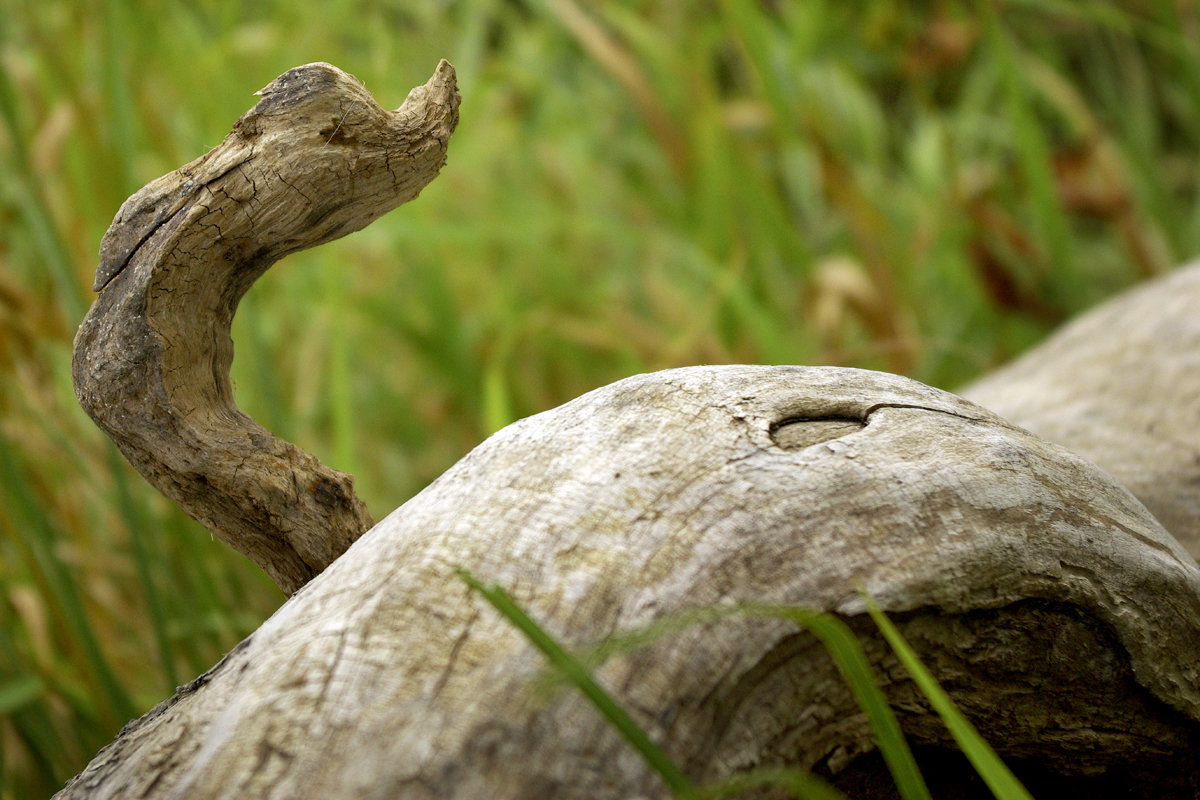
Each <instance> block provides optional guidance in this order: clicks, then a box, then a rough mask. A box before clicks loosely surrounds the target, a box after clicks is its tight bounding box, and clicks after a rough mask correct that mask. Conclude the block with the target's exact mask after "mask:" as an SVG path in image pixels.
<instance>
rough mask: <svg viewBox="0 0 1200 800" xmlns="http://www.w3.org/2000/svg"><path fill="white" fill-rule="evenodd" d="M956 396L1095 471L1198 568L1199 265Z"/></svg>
mask: <svg viewBox="0 0 1200 800" xmlns="http://www.w3.org/2000/svg"><path fill="white" fill-rule="evenodd" d="M962 394H963V395H964V396H966V397H968V398H970V399H971V400H974V401H975V402H977V403H980V404H982V405H985V406H987V407H988V408H990V409H992V410H994V411H996V412H997V413H999V414H1003V415H1004V416H1005V417H1006V418H1007V419H1010V420H1012V421H1013V422H1015V423H1017V424H1018V425H1021V426H1023V427H1025V428H1028V429H1029V430H1031V431H1033V432H1034V433H1036V434H1037V435H1038V436H1042V437H1044V438H1046V439H1049V440H1050V441H1052V442H1058V443H1059V444H1061V445H1063V446H1065V447H1068V448H1070V449H1071V450H1074V451H1075V452H1076V453H1079V454H1080V455H1082V456H1084V457H1086V458H1089V459H1091V460H1092V461H1095V462H1096V463H1097V464H1099V465H1100V466H1101V467H1103V468H1104V469H1106V470H1108V472H1109V473H1111V474H1112V475H1113V477H1115V478H1116V479H1117V480H1119V481H1121V483H1123V484H1124V485H1125V486H1127V487H1128V488H1129V490H1130V491H1132V492H1133V493H1134V494H1135V495H1136V496H1137V498H1138V499H1139V500H1141V501H1142V502H1143V503H1145V504H1146V507H1147V508H1148V509H1150V511H1151V512H1152V513H1153V514H1154V516H1155V517H1157V518H1158V520H1159V522H1161V523H1162V524H1163V527H1165V528H1166V529H1167V530H1169V531H1170V532H1171V533H1172V534H1174V536H1175V538H1177V539H1178V540H1179V541H1180V542H1181V543H1182V544H1183V545H1184V547H1186V548H1187V549H1188V550H1189V551H1190V552H1191V554H1192V555H1193V556H1195V557H1196V558H1200V264H1193V265H1191V266H1188V267H1184V268H1182V269H1179V270H1178V271H1176V272H1174V273H1172V274H1170V275H1166V276H1164V277H1162V278H1159V279H1158V280H1156V281H1153V282H1151V283H1148V284H1146V285H1144V286H1139V287H1137V288H1136V289H1133V290H1131V291H1129V292H1126V293H1124V294H1122V295H1120V296H1118V297H1116V298H1113V299H1112V300H1110V301H1108V302H1107V303H1104V304H1103V305H1101V306H1099V307H1098V308H1095V309H1093V310H1092V311H1089V312H1088V313H1086V314H1084V315H1083V316H1081V317H1079V319H1076V320H1073V321H1072V322H1071V323H1070V324H1068V325H1066V326H1064V327H1063V329H1062V330H1061V331H1058V332H1057V333H1055V334H1054V335H1053V336H1051V337H1050V338H1049V339H1048V340H1047V341H1046V342H1044V343H1043V344H1041V345H1039V346H1038V347H1036V348H1034V349H1033V350H1031V351H1030V352H1029V353H1027V354H1025V355H1024V356H1022V357H1021V358H1019V359H1017V360H1016V361H1014V362H1013V363H1012V364H1009V365H1008V366H1006V367H1003V368H1002V369H999V370H997V371H996V372H993V373H992V374H990V375H988V376H987V377H986V378H983V379H982V380H980V381H978V382H976V383H974V384H972V385H971V386H968V387H967V388H966V389H964V390H963V391H962Z"/></svg>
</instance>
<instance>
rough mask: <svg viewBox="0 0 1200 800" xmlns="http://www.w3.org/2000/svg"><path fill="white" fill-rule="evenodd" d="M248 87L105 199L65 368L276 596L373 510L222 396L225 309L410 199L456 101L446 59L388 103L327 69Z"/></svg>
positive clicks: (424, 179) (441, 143) (144, 462)
mask: <svg viewBox="0 0 1200 800" xmlns="http://www.w3.org/2000/svg"><path fill="white" fill-rule="evenodd" d="M259 94H261V95H262V99H261V100H260V101H259V102H258V104H257V105H255V106H254V107H253V108H252V109H250V110H249V111H247V112H246V113H245V114H244V115H243V116H242V118H241V119H239V120H238V121H237V124H236V125H234V127H233V130H232V131H230V133H229V135H228V136H227V137H225V141H223V142H222V143H221V144H220V145H218V146H217V147H216V148H214V149H213V150H211V151H210V152H208V153H206V154H205V155H203V156H201V157H200V158H198V159H196V160H195V161H193V162H191V163H190V164H187V165H185V166H183V167H180V168H179V169H177V170H175V171H174V172H171V173H169V174H167V175H164V176H163V177H161V178H159V179H157V180H155V181H153V182H151V183H150V184H148V185H147V186H145V187H144V188H143V189H141V190H140V191H139V192H137V193H136V194H134V195H133V196H132V197H130V198H129V199H128V200H127V201H126V202H125V203H124V205H122V206H121V210H120V211H119V212H118V213H117V216H116V219H114V220H113V224H112V227H110V228H109V230H108V232H107V233H106V234H105V235H104V239H103V241H102V242H101V244H100V265H99V267H98V268H97V270H96V285H95V288H96V290H97V291H99V292H101V294H100V297H99V298H98V299H97V300H96V302H95V303H94V304H93V306H92V308H91V310H90V311H89V312H88V315H87V317H86V318H85V319H84V321H83V323H82V325H81V326H80V328H79V332H78V334H77V336H76V338H75V353H74V363H73V369H72V374H73V377H74V382H75V392H76V395H77V396H78V398H79V401H80V403H81V404H82V405H83V407H84V409H85V410H86V411H87V412H88V414H89V415H91V417H92V419H93V420H95V422H96V424H97V425H99V426H100V428H101V429H103V430H104V431H105V433H107V434H108V435H109V436H110V437H111V438H112V439H113V441H114V442H116V444H117V446H118V447H119V448H120V450H121V452H122V453H123V454H124V456H125V457H126V459H128V460H129V462H130V463H131V464H133V466H134V467H135V468H137V470H138V471H139V472H140V473H141V474H142V475H143V476H144V477H145V478H146V479H147V480H148V481H150V483H152V484H154V485H155V486H156V487H158V488H159V489H160V490H161V491H162V492H163V493H164V494H166V495H167V497H170V498H171V499H172V500H174V501H175V502H176V503H178V504H179V505H180V506H181V507H182V508H183V509H184V510H185V511H186V512H187V513H188V514H190V515H191V516H193V517H194V518H196V519H197V520H199V521H200V522H201V523H202V524H203V525H204V526H205V527H207V528H208V529H209V530H210V531H212V532H213V533H214V534H215V535H216V536H217V537H219V538H220V539H222V540H223V541H225V542H227V543H228V544H230V545H232V546H233V547H236V548H237V549H238V550H240V551H241V552H242V553H244V554H246V555H247V556H249V557H250V558H251V559H253V560H254V561H255V563H257V564H258V565H259V566H261V567H262V568H263V569H264V570H266V572H267V574H269V575H270V576H271V577H272V578H273V579H274V580H275V582H276V583H278V584H279V586H280V588H281V589H283V590H284V591H285V592H287V593H289V594H290V593H291V592H293V591H295V590H296V589H298V588H299V587H300V586H302V585H304V583H305V582H306V581H307V580H309V579H310V578H311V577H312V576H313V575H315V574H317V573H319V572H320V571H321V570H322V569H324V568H325V567H326V566H327V565H328V564H329V563H330V562H332V561H333V560H334V559H335V558H337V557H338V556H339V555H341V553H342V552H343V551H344V550H345V549H346V547H348V546H349V545H350V543H351V542H352V541H354V539H356V538H357V537H358V536H359V534H361V533H362V532H363V531H365V530H366V529H367V528H369V527H370V526H371V524H372V519H371V516H370V514H369V512H368V511H367V508H366V506H365V505H363V503H362V502H361V501H360V500H359V499H358V498H357V497H356V496H355V494H354V488H353V478H351V476H349V475H347V474H345V473H342V472H338V471H337V470H333V469H330V468H328V467H326V466H325V465H323V464H321V463H320V462H319V461H318V460H317V459H316V458H314V457H313V456H311V455H309V454H308V453H306V452H304V451H303V450H301V449H300V448H298V447H296V446H295V445H292V444H290V443H289V442H285V441H283V440H281V439H278V438H276V437H275V436H274V435H272V434H271V433H270V432H269V431H267V430H266V429H265V428H263V427H262V426H260V425H258V424H257V423H255V422H254V420H252V419H250V418H249V417H248V416H246V415H245V414H244V413H242V412H241V411H240V410H239V409H238V408H237V406H236V405H234V402H233V396H232V391H231V389H230V385H229V365H230V362H231V361H232V359H233V341H232V340H231V339H230V337H229V326H230V323H231V321H232V319H233V314H234V311H235V310H236V309H237V305H238V301H240V300H241V298H242V295H243V294H245V292H246V290H247V289H249V288H250V285H251V284H252V283H253V282H254V281H255V280H257V279H258V277H259V276H261V275H262V274H263V273H264V272H265V271H266V270H267V269H268V268H269V267H270V266H271V265H272V264H274V263H275V262H276V261H277V260H279V259H280V258H282V257H283V256H285V255H287V254H288V253H291V252H295V251H297V250H303V249H305V248H308V247H312V246H314V245H317V244H320V243H322V242H326V241H329V240H331V239H336V238H337V237H339V236H343V235H345V234H347V233H350V232H352V231H355V230H358V229H359V228H362V227H363V226H364V225H367V224H368V223H370V222H371V221H372V220H374V219H376V218H377V217H379V216H380V215H382V214H384V213H386V212H388V211H390V210H391V209H393V208H395V207H396V206H397V205H399V204H401V203H403V202H405V201H407V200H411V199H412V198H414V197H416V196H417V193H418V192H420V190H421V189H422V188H423V187H424V186H425V185H426V184H427V183H429V181H431V180H433V178H434V177H435V176H436V175H437V173H438V170H439V169H440V168H441V166H442V165H443V164H444V163H445V161H446V145H447V142H448V140H449V137H450V134H451V133H452V132H453V130H454V127H455V125H456V124H457V122H458V104H459V99H458V92H457V89H456V86H455V77H454V69H453V67H451V66H450V65H449V64H448V63H447V62H445V61H443V62H442V63H441V64H440V65H439V66H438V68H437V71H435V72H434V74H433V77H431V78H430V79H429V81H428V82H427V83H426V84H425V85H424V86H419V87H417V88H416V89H413V91H412V92H411V93H410V94H409V96H408V98H407V99H406V100H405V102H404V104H403V105H402V106H401V107H400V108H398V109H397V110H395V111H386V110H384V109H383V108H381V107H380V106H379V104H378V103H376V102H375V100H374V98H372V97H371V95H370V94H369V93H368V92H367V91H366V89H364V88H363V87H362V85H361V84H360V83H359V82H358V81H357V80H356V79H355V78H354V77H353V76H351V75H347V74H346V73H345V72H342V71H341V70H339V69H338V68H336V67H334V66H332V65H330V64H321V63H318V64H306V65H304V66H301V67H296V68H295V69H292V70H289V71H287V72H285V73H284V74H283V75H280V76H279V77H278V78H276V79H275V80H274V81H272V82H271V83H270V84H269V85H268V86H267V87H266V88H264V89H263V90H262V91H261V92H259Z"/></svg>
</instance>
